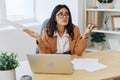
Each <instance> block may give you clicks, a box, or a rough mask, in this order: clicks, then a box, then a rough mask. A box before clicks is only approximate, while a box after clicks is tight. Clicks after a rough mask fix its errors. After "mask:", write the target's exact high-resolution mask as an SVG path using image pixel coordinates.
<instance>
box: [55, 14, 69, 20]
mask: <svg viewBox="0 0 120 80" xmlns="http://www.w3.org/2000/svg"><path fill="white" fill-rule="evenodd" d="M57 16H58V18H60V19H61V18H64V16H65V18H69V14H57Z"/></svg>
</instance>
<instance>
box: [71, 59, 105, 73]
mask: <svg viewBox="0 0 120 80" xmlns="http://www.w3.org/2000/svg"><path fill="white" fill-rule="evenodd" d="M72 64H73V68H74V69H75V70H82V69H84V70H87V71H89V72H93V71H96V70H100V69H103V68H106V67H107V66H106V65H104V64H101V63H99V61H98V59H96V58H80V59H74V60H72Z"/></svg>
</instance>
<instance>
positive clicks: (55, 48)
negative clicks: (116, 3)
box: [24, 5, 95, 56]
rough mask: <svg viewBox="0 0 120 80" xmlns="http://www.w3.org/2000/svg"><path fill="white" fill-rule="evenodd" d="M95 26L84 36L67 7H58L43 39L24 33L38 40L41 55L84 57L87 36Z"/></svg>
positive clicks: (90, 26)
mask: <svg viewBox="0 0 120 80" xmlns="http://www.w3.org/2000/svg"><path fill="white" fill-rule="evenodd" d="M94 27H95V24H89V25H88V27H87V29H86V30H85V32H84V34H83V35H80V32H79V28H78V27H77V26H76V25H74V24H73V23H72V18H71V13H70V10H69V8H68V7H67V6H66V5H57V6H56V7H55V8H54V10H53V12H52V15H51V17H50V20H49V21H48V23H47V26H46V29H44V31H43V37H42V38H41V37H40V36H39V34H38V33H36V32H33V31H30V30H29V29H24V32H26V33H27V34H29V35H30V36H31V37H33V38H35V39H36V40H37V46H38V49H39V53H46V54H47V53H51V54H55V53H60V54H76V55H78V56H80V55H82V53H83V51H84V50H85V48H86V46H87V36H88V34H89V33H90V32H91V31H92V30H93V28H94Z"/></svg>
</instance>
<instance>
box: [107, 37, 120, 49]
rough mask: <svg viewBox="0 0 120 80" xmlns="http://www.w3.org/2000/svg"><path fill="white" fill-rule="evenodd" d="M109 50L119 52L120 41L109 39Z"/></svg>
mask: <svg viewBox="0 0 120 80" xmlns="http://www.w3.org/2000/svg"><path fill="white" fill-rule="evenodd" d="M109 44H110V49H112V50H119V51H120V40H118V39H109Z"/></svg>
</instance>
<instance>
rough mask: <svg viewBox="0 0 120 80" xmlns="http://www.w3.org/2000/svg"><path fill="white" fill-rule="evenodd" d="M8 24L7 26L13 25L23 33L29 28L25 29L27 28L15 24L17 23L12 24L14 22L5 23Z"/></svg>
mask: <svg viewBox="0 0 120 80" xmlns="http://www.w3.org/2000/svg"><path fill="white" fill-rule="evenodd" d="M5 22H6V24H9V25H11V26H14V27H16V28H17V29H18V30H21V31H23V29H26V28H27V27H25V26H23V25H21V24H18V23H15V22H12V21H5Z"/></svg>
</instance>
